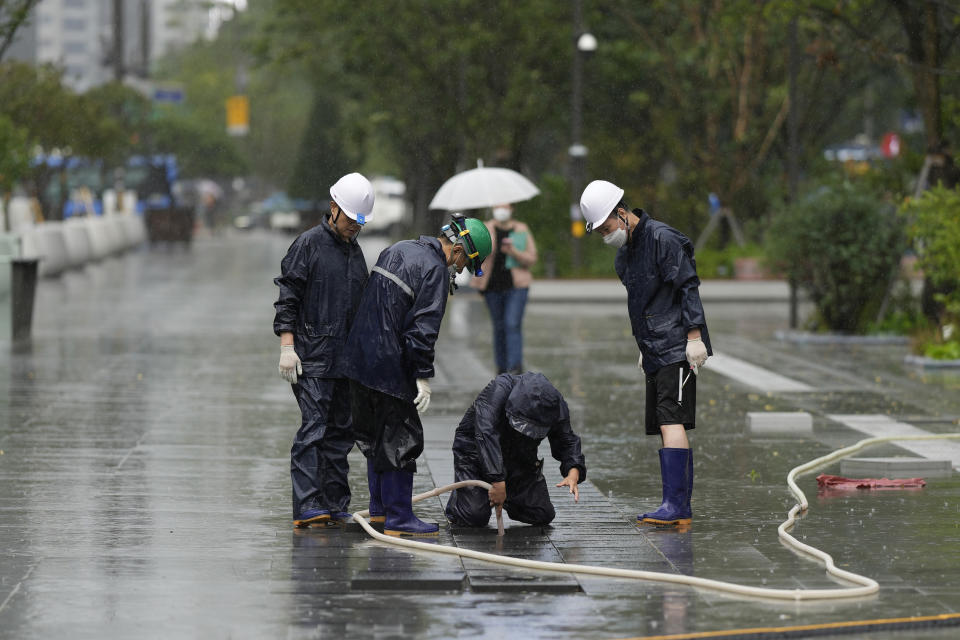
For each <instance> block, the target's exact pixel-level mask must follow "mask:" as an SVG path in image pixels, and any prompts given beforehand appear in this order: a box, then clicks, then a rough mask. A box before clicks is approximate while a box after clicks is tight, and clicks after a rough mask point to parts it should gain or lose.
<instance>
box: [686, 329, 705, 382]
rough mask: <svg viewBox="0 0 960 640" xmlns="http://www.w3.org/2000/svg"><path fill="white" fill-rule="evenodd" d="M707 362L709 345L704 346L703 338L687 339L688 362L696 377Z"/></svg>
mask: <svg viewBox="0 0 960 640" xmlns="http://www.w3.org/2000/svg"><path fill="white" fill-rule="evenodd" d="M706 361H707V345H705V344H703V340H702V339H701V338H693V339H690V338H687V362H689V363H690V367H691V368H692V369H693V373H694V375H696V374H698V373H699V372H698V371H697V369H699V368H700V367H702V366H703V363H705V362H706Z"/></svg>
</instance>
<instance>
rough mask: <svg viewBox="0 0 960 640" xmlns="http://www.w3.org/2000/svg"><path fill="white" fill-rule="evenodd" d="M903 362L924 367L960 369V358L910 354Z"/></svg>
mask: <svg viewBox="0 0 960 640" xmlns="http://www.w3.org/2000/svg"><path fill="white" fill-rule="evenodd" d="M903 362H904V364H908V365H910V366H913V367H920V368H922V369H960V360H934V359H933V358H928V357H926V356H915V355H909V356H907V357H906V358H904V359H903Z"/></svg>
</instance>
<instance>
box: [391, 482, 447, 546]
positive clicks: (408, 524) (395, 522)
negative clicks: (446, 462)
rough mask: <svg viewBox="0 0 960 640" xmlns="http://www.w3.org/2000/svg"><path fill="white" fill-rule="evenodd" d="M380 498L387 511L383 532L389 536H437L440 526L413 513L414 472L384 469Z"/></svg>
mask: <svg viewBox="0 0 960 640" xmlns="http://www.w3.org/2000/svg"><path fill="white" fill-rule="evenodd" d="M380 498H381V499H382V500H383V506H384V509H385V511H386V521H385V522H384V523H383V532H384V533H385V534H387V535H388V536H435V535H438V533H439V531H440V526H439V525H438V524H436V523H435V522H424V521H423V520H420V519H419V518H417V516H415V515H413V502H412V499H413V472H412V471H384V472H383V473H381V474H380Z"/></svg>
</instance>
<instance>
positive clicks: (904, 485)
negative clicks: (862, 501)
mask: <svg viewBox="0 0 960 640" xmlns="http://www.w3.org/2000/svg"><path fill="white" fill-rule="evenodd" d="M926 485H927V482H926V480H924V479H923V478H894V479H893V480H891V479H889V478H844V477H843V476H831V475H827V474H825V473H821V474H820V475H818V476H817V486H818V487H820V488H821V489H916V488H918V487H925V486H926Z"/></svg>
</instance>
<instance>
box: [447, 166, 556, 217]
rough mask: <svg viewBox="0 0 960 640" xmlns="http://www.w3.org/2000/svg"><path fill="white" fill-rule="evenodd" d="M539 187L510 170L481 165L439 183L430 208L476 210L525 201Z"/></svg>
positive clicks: (532, 195)
mask: <svg viewBox="0 0 960 640" xmlns="http://www.w3.org/2000/svg"><path fill="white" fill-rule="evenodd" d="M539 194H540V190H539V189H537V187H536V186H535V185H534V184H533V183H532V182H530V181H529V180H527V179H526V178H524V177H523V176H522V175H521V174H519V173H517V172H516V171H513V170H512V169H504V168H501V167H485V166H483V163H482V162H477V168H476V169H470V170H469V171H464V172H463V173H458V174H457V175H455V176H453V177H452V178H450V179H449V180H447V181H446V182H444V183H443V186H442V187H440V190H439V191H437V195H435V196H433V200H431V201H430V208H431V209H447V210H448V211H453V210H455V209H480V208H481V207H493V206H496V205H498V204H509V203H511V202H520V201H522V200H529V199H530V198H532V197H534V196H536V195H539Z"/></svg>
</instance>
